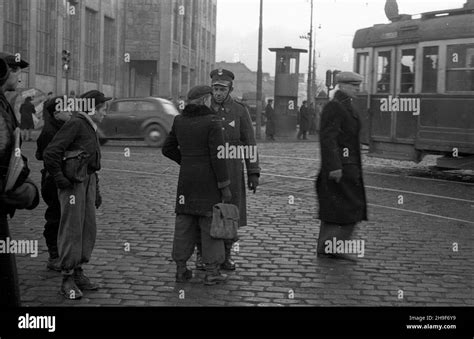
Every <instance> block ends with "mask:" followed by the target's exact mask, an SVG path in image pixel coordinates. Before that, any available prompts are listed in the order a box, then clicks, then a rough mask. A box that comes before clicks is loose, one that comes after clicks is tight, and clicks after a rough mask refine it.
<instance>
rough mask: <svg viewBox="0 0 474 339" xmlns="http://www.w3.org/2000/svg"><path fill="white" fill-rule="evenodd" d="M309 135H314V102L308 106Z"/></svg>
mask: <svg viewBox="0 0 474 339" xmlns="http://www.w3.org/2000/svg"><path fill="white" fill-rule="evenodd" d="M309 134H310V135H315V134H316V108H314V102H312V103H310V104H309Z"/></svg>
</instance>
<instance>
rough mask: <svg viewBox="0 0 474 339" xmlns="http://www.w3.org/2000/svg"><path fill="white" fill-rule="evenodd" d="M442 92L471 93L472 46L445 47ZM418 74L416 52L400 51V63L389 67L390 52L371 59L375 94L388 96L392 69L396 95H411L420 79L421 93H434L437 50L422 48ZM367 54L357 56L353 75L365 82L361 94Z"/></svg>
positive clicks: (473, 75) (473, 83) (367, 66)
mask: <svg viewBox="0 0 474 339" xmlns="http://www.w3.org/2000/svg"><path fill="white" fill-rule="evenodd" d="M446 51H447V54H446V67H445V69H446V72H445V81H446V83H445V86H446V87H445V90H446V92H466V91H474V44H453V45H447V49H446ZM422 58H423V60H422V63H421V72H419V71H417V70H416V65H417V63H416V49H415V48H405V49H401V57H400V60H397V61H396V62H397V64H396V65H395V66H396V67H392V51H390V50H388V51H378V52H377V54H376V59H375V70H374V71H375V72H374V73H375V74H376V86H375V92H376V93H391V92H392V88H391V86H392V84H393V82H392V79H393V72H394V69H395V68H396V69H397V72H399V74H400V93H414V92H415V80H416V78H417V77H418V76H421V93H436V92H438V77H439V75H440V73H439V69H440V65H439V60H440V52H439V46H426V47H423V48H422ZM369 70H370V59H369V53H358V54H357V72H358V73H360V74H361V75H363V76H364V78H365V80H364V83H363V84H362V88H361V90H363V91H367V89H368V88H367V79H368V77H369V74H370V72H369Z"/></svg>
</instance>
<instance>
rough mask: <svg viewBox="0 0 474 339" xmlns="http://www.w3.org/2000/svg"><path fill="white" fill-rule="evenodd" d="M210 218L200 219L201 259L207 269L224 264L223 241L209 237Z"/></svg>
mask: <svg viewBox="0 0 474 339" xmlns="http://www.w3.org/2000/svg"><path fill="white" fill-rule="evenodd" d="M211 223H212V217H200V218H199V226H200V228H201V243H202V259H203V262H204V264H205V265H206V269H207V267H213V268H218V266H219V265H220V264H222V263H223V262H224V258H225V254H224V241H223V240H222V239H214V238H212V237H211Z"/></svg>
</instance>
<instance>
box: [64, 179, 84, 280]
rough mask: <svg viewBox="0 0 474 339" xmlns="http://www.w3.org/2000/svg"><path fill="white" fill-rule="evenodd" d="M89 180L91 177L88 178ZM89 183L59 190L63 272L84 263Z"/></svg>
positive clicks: (76, 184) (75, 184)
mask: <svg viewBox="0 0 474 339" xmlns="http://www.w3.org/2000/svg"><path fill="white" fill-rule="evenodd" d="M88 178H89V177H88ZM88 183H89V181H88V179H86V180H85V181H84V182H81V183H74V185H73V187H71V188H67V189H60V190H58V198H59V202H60V204H61V220H60V222H59V232H58V250H59V262H60V265H61V269H62V270H63V271H68V272H70V271H72V270H73V269H74V268H76V267H77V266H79V265H80V264H81V262H82V257H83V256H82V251H83V240H84V239H83V230H84V222H85V219H86V218H85V212H86V211H85V209H86V190H87V185H88Z"/></svg>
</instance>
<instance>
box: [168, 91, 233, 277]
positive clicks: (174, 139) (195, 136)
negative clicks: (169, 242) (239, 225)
mask: <svg viewBox="0 0 474 339" xmlns="http://www.w3.org/2000/svg"><path fill="white" fill-rule="evenodd" d="M211 93H212V88H211V87H209V86H196V87H193V88H192V89H191V90H190V91H189V93H188V104H187V105H186V107H185V108H184V110H183V112H182V115H178V116H177V117H176V118H175V120H174V122H173V127H172V128H171V132H170V134H169V135H168V137H167V138H166V141H165V143H164V145H163V148H162V153H163V155H164V156H166V157H168V158H170V159H171V160H174V161H176V162H177V163H178V164H179V165H180V171H179V179H178V189H177V197H176V224H175V232H174V240H173V252H172V256H173V260H174V261H175V262H176V265H177V270H176V282H186V281H188V280H190V279H191V278H192V271H191V270H189V269H188V268H187V261H188V260H189V258H190V257H191V256H192V254H193V252H194V246H195V243H196V238H200V239H201V241H200V242H201V244H202V260H203V262H204V268H205V271H206V276H205V277H204V284H206V285H214V284H217V283H221V282H224V281H226V279H227V276H226V275H225V274H221V273H220V271H219V265H220V264H221V263H223V262H224V258H225V252H224V242H223V240H222V239H214V238H212V237H211V236H210V229H211V222H212V208H213V206H214V205H215V204H217V203H219V202H221V201H222V200H223V201H224V202H229V201H230V200H231V192H230V188H229V187H230V180H229V174H228V170H227V164H226V160H225V159H219V158H218V157H217V154H218V147H219V146H222V145H223V144H224V135H223V132H222V123H221V121H220V120H219V119H218V118H217V117H216V116H215V115H214V113H213V112H212V111H211V110H210V109H209V106H210V100H211Z"/></svg>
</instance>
